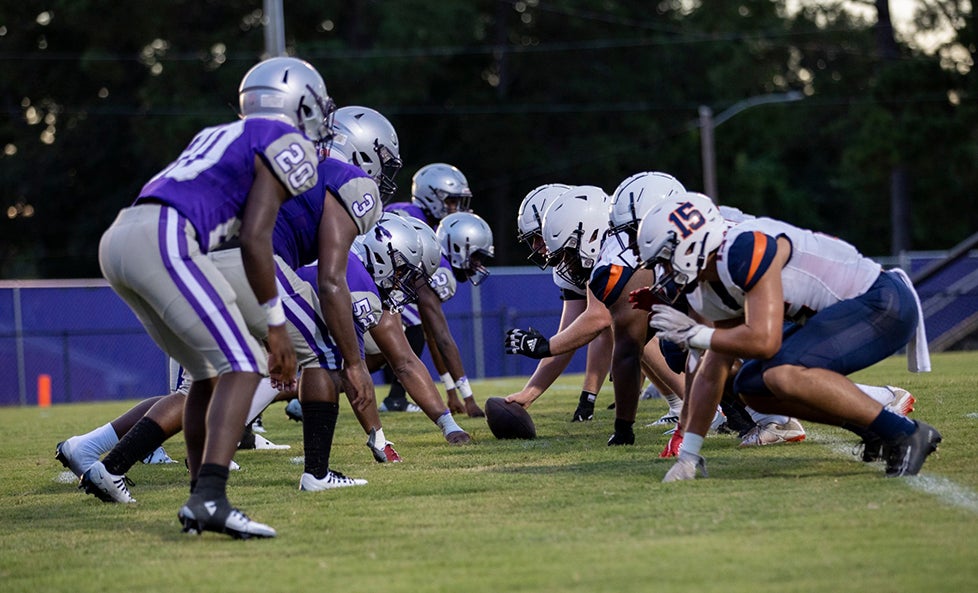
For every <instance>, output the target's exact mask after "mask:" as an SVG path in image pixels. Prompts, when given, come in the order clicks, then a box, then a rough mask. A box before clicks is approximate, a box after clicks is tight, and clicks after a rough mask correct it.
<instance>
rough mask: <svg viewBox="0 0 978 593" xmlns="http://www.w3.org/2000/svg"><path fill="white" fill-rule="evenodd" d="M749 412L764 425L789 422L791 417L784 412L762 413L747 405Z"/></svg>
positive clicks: (755, 420) (757, 421)
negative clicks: (783, 413)
mask: <svg viewBox="0 0 978 593" xmlns="http://www.w3.org/2000/svg"><path fill="white" fill-rule="evenodd" d="M747 413H748V414H750V417H751V419H752V420H753V421H754V422H755V423H757V425H758V426H764V425H765V424H770V423H772V422H774V423H775V424H787V423H788V420H789V417H788V416H784V415H782V414H762V413H760V412H758V411H757V410H755V409H754V408H752V407H750V406H747Z"/></svg>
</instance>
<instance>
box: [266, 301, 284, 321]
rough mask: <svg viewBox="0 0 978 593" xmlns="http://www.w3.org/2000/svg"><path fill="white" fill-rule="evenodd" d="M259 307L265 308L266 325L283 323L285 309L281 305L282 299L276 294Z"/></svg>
mask: <svg viewBox="0 0 978 593" xmlns="http://www.w3.org/2000/svg"><path fill="white" fill-rule="evenodd" d="M261 308H262V309H264V310H265V318H266V319H267V321H268V325H270V326H275V325H285V309H284V308H283V307H282V299H280V298H278V296H276V297H275V298H273V299H272V300H270V301H268V302H267V303H265V304H263V305H262V306H261Z"/></svg>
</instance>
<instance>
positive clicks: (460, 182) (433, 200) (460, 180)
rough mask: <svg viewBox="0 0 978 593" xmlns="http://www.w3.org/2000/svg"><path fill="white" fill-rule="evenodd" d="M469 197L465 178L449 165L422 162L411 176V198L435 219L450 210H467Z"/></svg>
mask: <svg viewBox="0 0 978 593" xmlns="http://www.w3.org/2000/svg"><path fill="white" fill-rule="evenodd" d="M471 200H472V191H471V190H470V189H469V182H468V180H466V179H465V175H463V174H462V172H461V171H459V170H458V169H457V168H456V167H453V166H451V165H446V164H445V163H432V164H430V165H425V166H424V167H421V168H420V169H418V172H417V173H415V174H414V177H413V178H412V179H411V201H412V202H414V204H415V205H416V206H417V207H419V208H421V209H422V210H424V211H425V213H426V214H427V215H428V216H430V217H431V218H433V219H435V220H441V219H442V218H445V216H446V215H447V214H451V213H452V212H468V211H469V202H470V201H471Z"/></svg>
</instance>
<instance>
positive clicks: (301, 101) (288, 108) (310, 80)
mask: <svg viewBox="0 0 978 593" xmlns="http://www.w3.org/2000/svg"><path fill="white" fill-rule="evenodd" d="M238 101H239V104H240V107H241V115H243V116H244V117H248V116H250V115H262V116H271V117H276V118H279V119H284V120H285V121H288V122H289V123H290V124H292V125H293V126H295V127H296V128H298V129H299V131H301V132H302V133H303V134H305V135H306V137H307V138H309V139H310V140H312V141H313V142H316V143H323V142H327V141H329V139H330V138H331V137H332V135H333V131H332V126H333V122H332V116H333V112H334V111H335V110H336V105H335V104H334V103H333V100H332V99H330V98H329V95H328V94H326V83H325V82H323V77H322V76H320V75H319V72H317V71H316V69H315V68H313V67H312V65H310V64H309V63H308V62H305V61H303V60H300V59H298V58H269V59H267V60H265V61H263V62H259V63H257V64H255V65H254V66H252V68H251V70H248V72H247V73H246V74H245V75H244V78H242V79H241V86H240V87H238Z"/></svg>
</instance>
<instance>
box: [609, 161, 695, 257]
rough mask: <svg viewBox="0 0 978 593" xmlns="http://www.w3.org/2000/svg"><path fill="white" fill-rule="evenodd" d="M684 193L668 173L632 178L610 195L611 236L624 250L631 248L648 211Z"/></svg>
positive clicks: (653, 173)
mask: <svg viewBox="0 0 978 593" xmlns="http://www.w3.org/2000/svg"><path fill="white" fill-rule="evenodd" d="M684 193H686V188H685V187H683V184H682V183H679V181H678V180H677V179H676V178H675V177H673V176H672V175H669V174H668V173H660V172H658V171H645V172H642V173H636V174H634V175H632V176H631V177H629V178H628V179H626V180H624V181H622V182H621V183H620V184H619V185H618V188H617V189H615V193H614V194H612V196H611V214H610V216H609V218H610V225H611V234H614V236H615V237H616V238H617V239H618V243H619V245H621V248H622V249H623V250H624V249H626V248H633V247H634V245H635V234H636V233H637V232H638V223H640V222H642V219H643V218H645V215H646V214H647V213H648V211H649V210H651V209H652V207H653V206H655V205H656V204H658V203H659V202H661V201H662V200H664V199H666V198H668V197H670V196H676V195H679V194H684Z"/></svg>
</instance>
